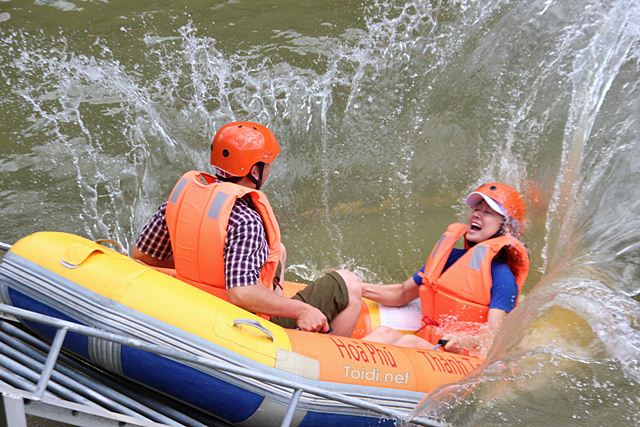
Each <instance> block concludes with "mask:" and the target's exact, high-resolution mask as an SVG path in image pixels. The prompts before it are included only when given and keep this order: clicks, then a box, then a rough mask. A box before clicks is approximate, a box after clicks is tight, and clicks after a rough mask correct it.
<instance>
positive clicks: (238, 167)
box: [211, 122, 280, 176]
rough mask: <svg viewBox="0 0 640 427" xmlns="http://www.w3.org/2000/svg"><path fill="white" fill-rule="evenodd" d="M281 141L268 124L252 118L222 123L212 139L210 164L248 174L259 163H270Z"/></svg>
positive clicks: (223, 169) (234, 172)
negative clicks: (265, 124) (252, 120)
mask: <svg viewBox="0 0 640 427" xmlns="http://www.w3.org/2000/svg"><path fill="white" fill-rule="evenodd" d="M279 153H280V144H278V141H277V140H276V137H275V135H274V134H273V132H271V131H270V130H269V129H267V128H266V127H264V126H262V125H261V124H258V123H253V122H233V123H229V124H226V125H224V126H222V127H221V128H220V129H219V130H218V132H217V133H216V136H214V137H213V141H211V164H212V165H213V166H215V167H216V168H218V169H220V170H222V171H223V172H226V173H227V174H229V175H232V176H245V175H247V174H248V173H249V170H251V167H252V166H253V165H255V164H256V163H259V162H263V163H271V162H273V160H274V159H275V158H276V157H277V156H278V154H279Z"/></svg>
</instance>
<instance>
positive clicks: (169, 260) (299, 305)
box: [133, 122, 362, 336]
mask: <svg viewBox="0 0 640 427" xmlns="http://www.w3.org/2000/svg"><path fill="white" fill-rule="evenodd" d="M279 153H280V145H279V144H278V141H277V140H276V138H275V136H274V134H273V133H272V132H271V131H270V130H269V129H267V128H266V127H264V126H262V125H260V124H258V123H252V122H234V123H229V124H227V125H225V126H223V127H222V128H221V129H220V130H219V131H218V132H217V133H216V135H215V137H214V138H213V141H212V143H211V164H212V165H213V166H214V167H215V170H216V176H215V177H214V176H211V175H208V174H205V173H203V172H197V171H191V172H187V173H186V174H185V175H183V176H182V178H181V179H180V180H179V181H178V183H177V184H176V186H175V187H174V189H173V191H172V192H171V195H170V197H169V200H168V201H167V202H166V203H164V204H163V205H161V206H160V208H159V209H158V211H157V212H156V213H155V215H154V216H153V217H152V218H151V219H150V220H149V221H148V222H147V224H146V225H145V226H144V228H143V230H142V233H141V234H140V236H139V237H138V240H137V241H136V244H135V247H134V248H133V257H134V258H135V259H137V260H139V261H142V262H144V263H146V264H148V265H151V266H155V267H163V268H175V271H176V277H177V278H179V279H181V280H183V281H185V282H187V283H190V284H192V285H194V286H197V287H199V288H201V289H203V290H205V291H207V292H209V293H212V294H214V295H216V296H219V297H221V298H224V299H227V300H228V301H230V302H231V303H233V304H235V305H237V306H239V307H242V308H244V309H246V310H249V311H251V312H254V313H258V314H261V315H264V316H268V317H270V320H271V321H272V322H274V323H277V324H279V325H281V326H283V327H286V328H296V327H297V328H299V329H301V330H304V331H313V332H325V333H327V332H329V331H330V330H332V331H333V332H332V333H333V334H335V335H341V336H350V335H351V333H352V331H353V327H354V325H355V322H356V320H357V318H358V316H359V314H360V307H361V296H362V290H361V284H360V281H359V279H358V278H357V277H356V276H355V275H354V274H353V273H351V272H349V271H346V270H338V271H332V272H330V273H328V274H326V275H325V276H323V277H322V278H320V279H318V280H316V281H315V282H314V283H312V284H310V285H309V286H307V287H306V288H305V289H303V290H301V291H300V292H298V293H297V294H296V295H294V296H293V297H292V298H286V297H284V296H283V295H282V292H281V290H282V287H281V285H280V283H279V281H278V279H277V278H276V270H277V267H278V265H279V264H281V263H280V261H281V259H283V258H284V246H282V243H281V242H280V229H279V226H278V222H277V220H276V218H275V216H274V214H273V210H272V209H271V205H270V204H269V202H268V201H267V198H266V195H265V194H264V193H263V192H262V191H260V189H261V188H262V186H263V184H264V183H265V182H266V180H267V179H268V177H269V174H270V172H271V163H272V162H273V161H274V160H275V158H276V157H277V156H278V154H279ZM281 267H282V266H281Z"/></svg>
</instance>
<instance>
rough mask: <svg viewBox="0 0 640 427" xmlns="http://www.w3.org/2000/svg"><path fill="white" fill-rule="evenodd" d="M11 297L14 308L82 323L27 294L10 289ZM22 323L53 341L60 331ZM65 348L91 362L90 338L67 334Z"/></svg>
mask: <svg viewBox="0 0 640 427" xmlns="http://www.w3.org/2000/svg"><path fill="white" fill-rule="evenodd" d="M9 297H10V298H11V303H12V304H11V305H13V306H14V307H18V308H22V309H25V310H29V311H35V312H36V313H40V314H44V315H45V316H51V317H55V318H57V319H61V320H66V321H68V322H73V323H80V322H78V321H77V320H76V319H74V318H72V317H69V316H67V315H66V314H64V313H61V312H60V311H58V310H55V309H53V308H51V307H49V306H48V305H46V304H43V303H41V302H39V301H36V300H34V299H33V298H31V297H28V296H26V295H25V294H23V293H21V292H18V291H16V290H14V289H11V288H9ZM22 322H23V323H24V324H26V325H27V326H28V327H29V328H30V329H31V330H33V331H35V332H36V333H38V334H39V335H41V336H44V337H47V338H49V339H51V340H52V339H53V337H54V336H55V334H56V331H57V330H58V328H55V327H53V326H49V325H44V324H42V323H38V322H30V321H26V320H23V321H22ZM64 348H66V349H69V350H71V351H73V352H74V353H76V354H78V355H80V356H82V357H83V358H85V359H87V360H89V338H88V337H87V336H86V335H82V334H78V333H75V332H67V335H66V337H65V339H64Z"/></svg>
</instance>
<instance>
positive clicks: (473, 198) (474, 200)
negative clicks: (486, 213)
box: [466, 191, 507, 218]
mask: <svg viewBox="0 0 640 427" xmlns="http://www.w3.org/2000/svg"><path fill="white" fill-rule="evenodd" d="M483 199H484V201H485V202H487V204H488V205H489V207H490V208H491V209H493V210H494V211H496V212H498V213H499V214H500V215H502V216H503V217H505V218H506V217H507V211H506V209H505V208H504V207H503V206H502V205H501V204H500V203H498V202H496V201H495V200H493V199H492V198H491V197H489V196H487V195H486V194H483V193H480V192H478V191H474V192H473V193H470V194H469V195H468V196H467V200H466V202H467V206H469V207H470V208H473V207H475V206H477V205H478V203H480V201H481V200H483Z"/></svg>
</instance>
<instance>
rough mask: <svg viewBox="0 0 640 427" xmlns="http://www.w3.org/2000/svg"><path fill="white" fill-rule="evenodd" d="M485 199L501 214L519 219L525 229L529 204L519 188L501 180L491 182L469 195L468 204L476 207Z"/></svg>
mask: <svg viewBox="0 0 640 427" xmlns="http://www.w3.org/2000/svg"><path fill="white" fill-rule="evenodd" d="M483 199H484V201H485V202H487V204H488V205H489V206H490V207H491V209H493V210H494V211H496V212H498V213H499V214H500V215H502V216H504V217H505V218H513V219H515V220H516V221H518V223H519V224H520V230H524V225H525V224H524V221H525V216H526V214H527V205H526V204H525V203H524V199H523V198H522V195H521V194H520V193H519V192H518V190H516V189H515V188H513V187H511V186H510V185H506V184H502V183H500V182H490V183H488V184H484V185H481V186H480V187H478V188H477V189H476V190H475V191H473V192H472V193H470V194H469V195H468V196H467V200H466V201H467V206H469V207H474V206H476V205H477V204H478V203H479V202H480V200H483Z"/></svg>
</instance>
